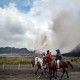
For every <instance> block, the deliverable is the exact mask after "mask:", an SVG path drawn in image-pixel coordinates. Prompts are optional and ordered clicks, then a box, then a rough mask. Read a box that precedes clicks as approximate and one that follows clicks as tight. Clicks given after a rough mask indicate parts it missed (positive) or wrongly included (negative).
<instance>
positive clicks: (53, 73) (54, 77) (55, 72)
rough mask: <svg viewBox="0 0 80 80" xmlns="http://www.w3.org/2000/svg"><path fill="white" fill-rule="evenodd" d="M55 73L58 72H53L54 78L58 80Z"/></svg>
mask: <svg viewBox="0 0 80 80" xmlns="http://www.w3.org/2000/svg"><path fill="white" fill-rule="evenodd" d="M55 73H56V70H54V71H53V77H54V78H55V79H57V77H56V76H55Z"/></svg>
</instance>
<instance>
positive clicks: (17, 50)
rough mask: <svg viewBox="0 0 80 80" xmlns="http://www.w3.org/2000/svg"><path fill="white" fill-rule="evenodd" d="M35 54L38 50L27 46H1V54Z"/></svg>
mask: <svg viewBox="0 0 80 80" xmlns="http://www.w3.org/2000/svg"><path fill="white" fill-rule="evenodd" d="M4 53H6V54H9V53H12V54H13V53H16V54H34V53H36V51H31V50H28V49H27V48H15V47H0V54H4Z"/></svg>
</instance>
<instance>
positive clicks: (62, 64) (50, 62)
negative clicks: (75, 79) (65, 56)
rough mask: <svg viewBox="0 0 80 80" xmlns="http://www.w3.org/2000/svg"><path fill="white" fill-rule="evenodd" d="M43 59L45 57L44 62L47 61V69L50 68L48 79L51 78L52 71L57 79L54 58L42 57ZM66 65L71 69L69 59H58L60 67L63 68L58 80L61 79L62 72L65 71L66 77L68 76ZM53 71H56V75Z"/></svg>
mask: <svg viewBox="0 0 80 80" xmlns="http://www.w3.org/2000/svg"><path fill="white" fill-rule="evenodd" d="M44 59H45V63H48V66H49V70H50V79H49V80H51V79H52V73H53V76H54V78H55V79H57V63H56V60H53V59H48V58H44ZM68 65H69V66H70V67H71V68H72V69H73V66H72V64H71V63H70V62H69V61H60V69H61V68H62V69H63V73H62V75H61V77H60V79H59V80H61V79H62V77H63V75H64V73H66V75H67V78H69V75H68V72H67V70H68ZM55 73H56V75H55Z"/></svg>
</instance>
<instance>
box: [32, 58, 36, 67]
mask: <svg viewBox="0 0 80 80" xmlns="http://www.w3.org/2000/svg"><path fill="white" fill-rule="evenodd" d="M31 64H32V67H34V65H35V60H34V59H32V61H31Z"/></svg>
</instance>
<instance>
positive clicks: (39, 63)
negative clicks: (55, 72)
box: [31, 57, 47, 78]
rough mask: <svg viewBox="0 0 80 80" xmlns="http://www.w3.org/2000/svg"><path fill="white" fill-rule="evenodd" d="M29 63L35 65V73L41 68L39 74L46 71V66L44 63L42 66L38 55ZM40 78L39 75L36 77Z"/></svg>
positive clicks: (41, 60)
mask: <svg viewBox="0 0 80 80" xmlns="http://www.w3.org/2000/svg"><path fill="white" fill-rule="evenodd" d="M31 64H32V67H34V66H35V65H37V70H36V72H35V75H37V72H38V71H39V70H41V71H42V72H41V74H42V75H43V72H45V73H46V69H47V66H46V65H44V66H43V59H42V58H39V57H35V58H34V59H33V60H32V61H31ZM38 78H40V76H39V77H38Z"/></svg>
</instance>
